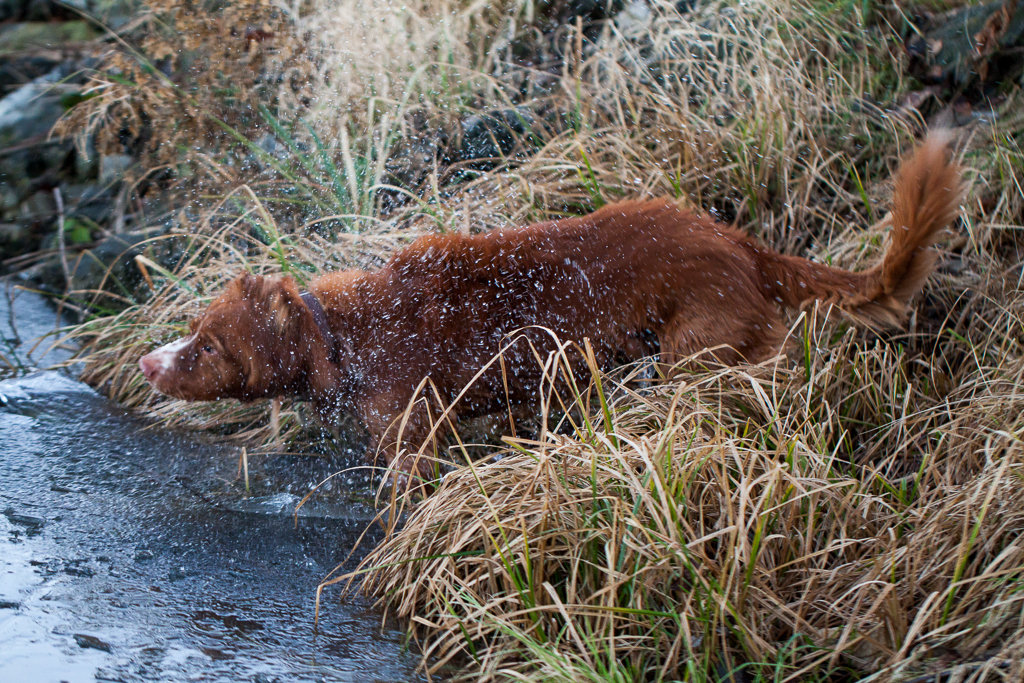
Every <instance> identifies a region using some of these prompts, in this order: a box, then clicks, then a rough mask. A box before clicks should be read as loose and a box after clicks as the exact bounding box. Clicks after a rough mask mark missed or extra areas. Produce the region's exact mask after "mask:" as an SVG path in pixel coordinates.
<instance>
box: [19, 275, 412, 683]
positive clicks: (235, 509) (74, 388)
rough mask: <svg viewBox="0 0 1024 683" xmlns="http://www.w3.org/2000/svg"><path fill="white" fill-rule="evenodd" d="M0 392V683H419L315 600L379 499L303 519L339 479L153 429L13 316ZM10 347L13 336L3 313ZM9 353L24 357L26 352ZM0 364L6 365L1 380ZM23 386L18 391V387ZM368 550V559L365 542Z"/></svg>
mask: <svg viewBox="0 0 1024 683" xmlns="http://www.w3.org/2000/svg"><path fill="white" fill-rule="evenodd" d="M15 311H16V314H17V315H16V325H17V331H18V333H19V336H20V338H21V340H23V341H26V343H24V344H22V345H21V346H20V347H18V345H17V343H16V342H13V341H9V342H5V343H4V344H3V345H0V353H3V354H4V356H5V357H6V358H7V359H8V360H11V361H13V355H14V353H15V351H16V352H17V356H18V357H19V358H20V361H13V362H15V363H17V362H20V363H21V364H23V365H24V366H25V367H22V368H21V369H19V370H18V371H17V372H11V371H7V376H8V377H9V378H8V379H4V380H3V381H0V512H2V514H0V681H3V683H21V682H25V683H36V682H40V683H45V682H47V681H54V682H58V681H68V682H69V683H76V682H79V681H124V682H126V683H127V682H131V681H179V680H180V681H186V680H187V681H232V682H235V681H253V682H254V683H269V682H271V681H279V682H280V683H286V682H288V681H409V680H420V677H419V676H418V675H417V674H416V672H415V668H416V664H417V662H418V658H417V657H416V656H415V654H414V653H411V652H408V651H407V650H406V649H405V647H404V641H403V637H402V632H401V631H399V630H398V629H397V628H396V627H395V625H394V624H382V619H381V615H380V613H379V612H377V611H375V610H373V609H372V607H371V606H370V604H369V602H366V601H364V602H357V601H356V602H354V601H348V602H346V603H344V604H342V603H340V602H339V600H338V599H337V593H336V592H333V593H332V592H330V589H328V591H325V602H324V605H323V606H322V609H321V620H320V627H319V629H318V631H317V632H314V627H313V610H314V591H315V588H316V586H317V584H318V583H319V581H320V580H321V579H322V578H323V577H324V576H325V575H326V574H327V573H328V572H329V571H330V570H331V569H333V568H334V567H335V565H336V564H337V563H338V562H341V561H342V560H344V559H345V556H346V555H347V554H348V552H349V550H351V548H352V547H353V546H354V544H355V541H356V539H357V538H358V536H359V535H360V534H361V533H362V532H363V531H364V529H365V528H366V526H367V523H368V520H369V519H370V517H371V516H372V509H371V507H370V506H369V505H368V504H367V503H366V502H365V501H366V500H367V499H368V496H369V491H366V490H362V491H360V490H359V484H358V483H357V484H356V485H355V489H356V490H355V491H353V492H345V491H335V492H334V493H333V494H325V495H323V496H319V497H318V498H317V500H315V501H314V502H313V504H311V505H309V506H308V507H304V508H303V509H302V516H300V517H299V520H298V525H297V526H296V524H295V522H294V520H293V518H292V514H291V513H292V510H293V509H294V507H295V503H296V502H297V501H298V500H299V498H301V496H302V495H304V494H305V493H306V492H307V491H308V490H309V488H310V486H311V485H313V484H315V483H316V482H317V481H319V480H320V479H322V478H323V477H324V476H326V475H328V474H330V473H331V472H334V471H336V470H337V469H338V468H339V467H340V464H339V463H338V462H328V461H325V460H323V459H317V458H286V457H276V458H271V457H268V456H264V457H258V458H253V459H252V460H251V461H250V477H251V480H252V486H253V489H252V492H251V495H248V496H247V495H246V494H245V490H244V486H243V485H242V484H241V482H240V481H239V480H238V479H237V465H238V449H237V448H234V447H226V446H217V445H213V444H210V443H204V442H203V441H202V440H201V439H199V438H197V437H195V436H193V435H189V434H184V433H174V432H169V431H166V430H160V429H157V428H153V427H152V426H150V425H148V424H147V423H145V422H143V421H141V420H138V419H136V418H134V417H132V416H131V415H129V414H128V413H127V412H126V411H125V410H123V409H121V408H119V407H118V406H117V405H116V404H113V403H111V402H110V401H108V400H106V399H105V398H103V397H102V396H100V395H99V394H97V393H96V392H94V391H93V390H92V389H90V388H89V387H87V386H86V385H84V384H82V383H80V382H77V381H75V380H74V379H72V378H71V377H69V376H68V375H67V374H66V373H62V372H55V371H44V370H32V367H33V366H35V367H45V366H47V365H49V364H51V363H52V362H53V361H55V360H59V359H60V357H61V354H62V352H61V351H57V352H56V353H55V354H51V355H50V356H48V357H42V356H41V350H42V348H43V347H39V348H37V350H36V353H35V354H34V355H32V356H31V357H29V356H28V354H27V351H28V350H29V348H30V347H31V345H32V342H31V341H29V340H31V339H33V338H34V337H37V336H38V335H40V334H43V333H45V332H46V331H48V330H49V329H52V327H53V325H54V313H53V311H52V309H50V308H49V307H47V306H46V305H45V303H44V302H42V301H41V300H40V299H39V298H38V297H33V296H30V295H27V294H21V295H19V297H18V299H16V301H15ZM0 335H3V337H4V339H7V340H10V339H11V338H12V337H13V336H14V335H13V332H12V330H11V329H10V325H9V323H8V310H7V301H6V300H4V301H0ZM14 347H18V348H17V349H15V348H14ZM2 366H3V361H2V360H0V367H2ZM11 375H15V376H11ZM372 542H373V538H372V534H371V539H370V541H369V542H366V541H364V547H369V545H370V544H372Z"/></svg>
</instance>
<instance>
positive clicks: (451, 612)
mask: <svg viewBox="0 0 1024 683" xmlns="http://www.w3.org/2000/svg"><path fill="white" fill-rule="evenodd" d="M218 7H219V9H214V8H206V9H203V10H201V9H199V8H198V7H197V6H196V5H194V4H193V3H191V2H184V1H182V0H160V2H156V1H155V0H154V1H153V2H152V3H151V4H150V5H149V11H148V13H146V14H144V15H143V19H141V20H140V22H139V23H138V24H137V25H136V26H134V27H131V31H125V32H122V33H123V36H124V37H123V39H122V40H120V41H119V42H115V43H112V48H111V51H110V53H109V54H108V55H107V57H106V58H105V61H104V62H103V63H102V64H101V65H100V67H99V68H98V69H97V70H96V72H95V74H94V76H93V80H92V82H91V85H90V89H89V90H88V91H87V94H86V96H85V97H83V100H82V102H81V103H80V104H79V105H78V106H76V107H75V108H73V109H72V110H71V111H70V113H69V115H68V117H67V118H66V120H65V122H64V130H65V131H66V132H74V133H76V134H77V135H79V136H80V139H81V141H82V144H83V145H86V144H92V145H96V146H98V147H99V148H110V149H117V148H118V146H125V145H134V146H136V148H138V149H146V150H147V151H148V153H149V158H151V159H153V160H154V161H153V163H152V165H151V167H150V168H148V169H146V173H145V175H144V176H140V177H138V178H136V185H135V187H137V188H145V187H150V186H153V187H159V188H161V190H162V191H164V192H166V193H169V194H170V195H172V196H174V197H176V200H175V201H176V204H175V209H174V210H173V211H169V212H167V213H166V214H165V215H164V216H163V218H162V224H161V226H160V227H161V230H160V232H159V234H157V235H156V236H154V237H152V238H149V239H151V241H152V242H153V243H157V242H160V243H170V244H173V245H175V246H174V248H173V249H170V250H165V251H164V252H161V253H165V254H173V258H168V259H165V260H162V261H161V260H159V259H156V258H155V257H154V258H151V257H147V256H146V255H144V254H140V255H139V256H138V257H137V258H136V263H137V264H138V266H139V277H138V281H137V282H136V283H118V284H119V286H121V285H123V286H121V289H119V290H117V292H116V296H117V297H119V302H120V304H119V306H118V307H117V308H118V310H113V309H111V310H110V311H109V312H108V314H105V315H101V316H97V317H94V318H93V319H91V320H90V321H88V322H86V323H85V324H84V325H83V326H82V327H80V328H79V330H78V332H77V334H78V335H79V337H80V338H81V339H82V340H83V341H84V342H85V344H86V345H85V347H84V357H85V361H86V365H85V367H86V370H85V378H86V379H87V380H88V381H90V382H92V383H93V384H95V385H96V386H98V387H101V388H102V389H103V390H104V391H106V392H107V393H109V394H110V395H111V396H113V397H115V398H117V399H118V400H120V401H122V402H124V403H126V404H127V405H130V406H132V407H134V408H136V409H138V410H140V411H142V412H144V413H146V414H149V415H151V416H154V417H156V418H159V419H161V420H163V421H165V422H167V423H169V424H176V425H186V426H190V427H193V428H200V429H206V430H210V431H213V432H216V433H219V434H221V435H223V436H225V437H226V438H234V439H239V440H242V441H244V442H246V443H247V444H249V445H250V447H252V445H253V444H257V445H262V446H264V447H271V446H272V444H274V443H275V440H276V439H278V438H280V439H283V440H284V442H285V443H287V444H288V447H289V448H292V449H295V450H309V451H313V450H321V451H322V450H330V449H332V448H335V447H336V445H335V444H332V443H331V441H330V437H326V436H324V434H323V432H322V431H321V430H319V429H316V428H315V427H313V426H312V425H313V421H312V420H311V418H310V416H309V415H307V414H306V412H305V407H304V406H303V405H302V404H301V403H299V402H292V403H289V402H288V401H285V404H284V406H283V408H282V413H281V422H280V433H279V434H275V433H274V431H273V430H272V429H271V420H270V418H269V412H270V408H269V406H268V405H266V404H263V403H254V404H249V405H244V406H243V405H239V404H235V403H229V402H224V403H216V404H183V403H180V402H175V401H171V400H169V399H166V398H163V397H159V396H157V395H155V394H154V393H153V392H152V391H151V390H150V389H149V387H148V386H147V385H146V384H145V383H144V381H143V378H142V377H141V375H140V374H139V373H138V372H137V371H136V362H137V359H138V357H139V356H141V355H142V354H143V353H144V352H146V351H148V350H150V349H152V348H153V347H154V346H155V345H157V344H161V343H164V342H166V341H169V340H171V339H172V338H175V337H177V336H179V335H181V334H183V333H185V331H186V330H187V321H188V319H189V317H190V316H192V315H195V314H196V313H197V312H198V311H200V310H201V309H202V308H203V306H205V304H206V303H207V302H208V301H209V300H210V299H211V298H212V297H213V296H215V295H216V294H217V293H218V292H219V290H220V289H221V287H222V286H223V284H224V283H226V282H227V281H228V280H229V279H230V278H232V277H233V276H234V275H235V274H237V273H238V272H239V271H240V270H242V269H248V270H251V271H254V272H261V273H276V272H286V273H290V274H292V275H293V276H295V277H296V278H297V279H299V280H300V281H306V280H308V279H309V278H311V277H313V276H315V275H316V274H318V273H321V272H327V271H332V270H336V269H341V268H346V267H368V268H373V267H376V266H378V265H379V264H380V263H382V262H383V260H384V259H386V258H387V256H388V254H390V253H392V252H393V251H394V250H395V249H397V248H400V247H401V246H402V245H404V244H407V243H408V242H409V241H410V240H411V239H413V238H415V237H416V236H418V235H421V234H424V233H427V232H430V231H481V230H488V229H493V228H495V227H499V226H510V225H521V224H524V223H527V222H531V221H536V220H542V219H547V218H553V217H559V216H565V215H571V214H579V213H585V212H587V211H590V210H593V209H595V208H597V207H599V206H601V205H603V204H605V203H608V202H611V201H614V200H616V199H620V198H635V197H652V196H672V197H675V198H677V200H678V201H679V202H680V204H681V205H684V206H686V207H689V208H693V209H694V210H700V211H705V212H711V213H713V214H714V215H715V216H717V217H718V218H720V219H721V220H723V221H725V222H729V223H735V224H737V225H739V226H740V227H742V228H743V229H744V230H746V231H748V232H749V233H750V234H752V235H756V236H757V237H758V238H760V239H761V240H763V241H765V242H766V243H769V244H771V245H772V246H774V247H776V248H778V249H780V250H782V251H785V252H787V253H794V254H801V255H807V256H809V257H812V258H815V259H820V260H823V261H827V262H830V263H833V264H836V265H840V266H842V267H846V268H851V269H861V268H864V267H866V266H868V265H870V264H872V263H874V262H875V261H876V260H877V259H878V258H879V256H880V254H881V253H882V251H883V249H884V236H885V230H886V228H885V226H884V221H883V220H882V219H883V216H884V214H885V212H886V211H887V201H888V198H889V192H890V175H891V173H892V171H893V170H894V169H895V167H896V166H897V164H898V161H899V158H900V157H901V156H902V155H903V154H905V153H906V152H908V151H909V150H910V149H911V148H912V146H913V144H914V141H915V139H918V138H920V137H921V135H922V134H923V132H924V131H925V130H926V129H927V128H928V127H929V126H930V125H945V126H955V127H956V130H957V134H958V142H957V148H956V153H957V156H958V158H959V159H960V160H961V162H962V163H963V165H964V167H965V169H966V170H965V173H966V175H967V178H968V179H969V181H970V183H971V191H970V193H969V196H968V198H967V200H966V202H965V205H964V207H963V209H964V210H963V215H962V218H961V220H960V222H959V224H958V225H957V226H956V229H955V231H954V232H953V234H952V235H950V237H949V239H948V241H946V242H945V243H944V244H943V245H941V247H940V249H941V252H942V257H941V260H940V265H939V268H938V272H937V273H936V275H935V276H934V277H933V278H932V281H931V283H930V284H929V285H928V287H927V288H926V291H925V292H924V293H923V294H922V296H921V297H920V298H919V300H918V302H917V303H916V306H915V307H914V313H913V314H912V316H911V318H910V320H909V323H908V326H907V329H906V330H904V331H901V332H895V333H884V334H878V333H874V332H870V331H864V330H860V329H857V328H855V327H852V326H851V325H849V324H848V323H847V322H846V321H844V320H842V318H841V316H839V315H838V314H837V313H836V312H831V313H829V312H827V311H824V310H821V311H810V312H808V313H806V314H803V315H801V316H794V317H793V318H792V319H791V323H792V329H791V339H792V344H791V345H790V347H789V350H788V352H787V355H786V356H785V357H783V358H779V359H776V360H773V361H771V362H767V363H764V364H762V365H760V366H750V367H739V368H707V369H705V370H703V371H697V370H694V369H689V370H685V371H679V370H677V371H675V372H670V371H669V370H668V369H666V368H661V369H660V371H661V374H662V375H664V376H670V377H671V379H664V380H652V379H651V374H652V373H651V371H650V367H649V365H640V366H637V367H628V368H623V369H621V370H619V371H617V372H615V373H612V374H610V375H609V374H601V373H597V374H596V376H597V380H596V381H595V382H594V383H591V384H589V385H588V381H589V378H576V383H575V384H574V385H573V386H574V391H572V392H570V393H568V394H566V395H561V396H552V397H551V398H550V400H549V403H548V405H549V408H550V414H549V415H547V416H546V418H550V419H542V420H540V421H539V426H536V425H534V426H533V427H529V428H528V427H526V426H522V425H520V426H518V428H517V425H515V424H511V425H510V424H506V425H505V426H504V427H503V428H502V430H501V432H502V434H503V435H504V437H505V438H504V441H503V442H502V445H500V446H495V445H491V446H487V447H470V446H464V445H463V444H462V442H461V441H460V439H459V438H458V437H457V436H455V435H452V436H451V438H450V443H451V453H450V454H449V455H447V456H445V458H446V461H448V460H450V461H451V464H450V465H449V467H450V469H451V472H450V473H449V474H448V475H447V476H446V477H445V479H444V481H443V483H442V484H441V485H440V487H439V489H438V491H437V492H436V493H435V494H434V495H433V496H432V497H430V498H428V499H427V500H425V501H423V502H419V503H413V502H412V501H398V502H397V503H392V504H393V505H394V504H398V505H402V506H403V509H404V511H405V513H406V515H407V516H406V519H405V522H404V524H403V525H402V526H401V527H396V528H393V529H391V530H390V534H389V536H388V538H387V540H386V541H385V542H384V543H383V544H381V545H380V546H379V547H378V548H376V549H375V550H373V551H372V552H371V553H370V554H369V555H368V556H367V557H366V559H365V560H364V561H363V562H362V564H361V565H360V567H359V569H358V571H357V572H356V573H355V574H354V575H348V576H344V575H341V576H339V575H332V577H329V578H330V582H335V580H336V579H338V580H339V581H337V583H340V584H341V585H342V586H347V590H350V591H351V590H363V591H366V592H368V593H370V594H372V595H375V596H378V597H379V598H380V599H381V603H382V605H384V606H385V607H386V609H387V610H388V611H389V613H391V614H395V615H397V616H399V617H401V618H403V619H405V620H407V623H408V624H409V628H410V633H411V634H412V635H413V637H414V638H415V641H416V642H417V643H418V644H419V645H420V646H421V647H422V649H423V651H424V652H425V653H426V655H427V657H426V658H425V660H424V661H425V664H424V666H425V667H426V668H427V669H429V670H431V671H435V672H437V671H450V670H451V667H452V666H455V667H457V668H458V670H459V671H462V672H463V673H465V674H466V675H467V676H468V677H470V678H472V679H473V680H506V679H511V680H544V681H549V680H550V681H554V680H572V681H653V680H666V681H668V680H686V681H697V682H699V681H714V680H737V681H739V680H751V681H852V680H861V679H863V678H865V677H873V678H871V680H880V681H881V680H893V681H918V682H921V683H923V682H924V681H933V680H962V681H1012V680H1020V679H1021V678H1022V677H1024V668H1022V667H1024V662H1022V659H1021V652H1024V621H1022V618H1024V593H1022V591H1021V590H1020V588H1021V581H1022V579H1024V576H1022V573H1024V546H1022V545H1021V540H1020V530H1021V529H1022V528H1024V493H1022V491H1024V487H1022V485H1021V484H1022V481H1021V480H1022V477H1024V455H1022V448H1021V446H1022V444H1021V436H1022V429H1024V421H1022V420H1024V417H1022V416H1024V398H1022V397H1021V393H1020V386H1021V379H1022V372H1024V354H1022V348H1021V344H1022V342H1024V327H1022V315H1024V297H1022V295H1021V293H1020V282H1021V277H1022V272H1024V271H1022V257H1021V255H1020V253H1021V243H1020V240H1021V237H1020V235H1021V226H1022V224H1024V194H1022V189H1021V188H1022V181H1024V151H1022V147H1021V146H1022V143H1024V115H1022V113H1021V112H1024V100H1022V93H1021V84H1022V83H1021V69H1020V68H1019V63H1020V59H1019V57H1017V58H1014V57H1013V55H1019V54H1020V50H1021V47H1019V46H1018V42H1019V34H1014V33H1013V31H1015V30H1016V29H1014V28H1013V27H1014V26H1016V25H1017V24H1016V23H1014V22H1016V21H1018V20H1019V19H1020V16H1024V10H1017V9H1016V3H1012V2H1007V3H1005V5H1000V4H999V3H996V5H993V6H992V7H991V8H989V10H988V13H982V14H978V16H977V17H976V16H975V15H974V14H970V12H974V10H969V11H968V13H966V14H965V13H961V14H957V15H955V17H956V19H955V20H949V19H948V18H944V17H946V15H943V14H942V13H943V12H944V11H947V10H952V11H954V12H955V11H957V10H958V7H957V5H956V3H947V4H942V3H928V4H926V5H922V6H912V5H909V4H904V3H892V4H881V3H873V2H843V1H840V2H835V3H822V2H814V1H812V0H758V1H757V2H734V1H733V0H722V1H720V2H699V1H698V2H680V3H666V2H663V1H662V0H650V1H648V2H635V3H631V4H625V5H622V4H619V3H612V4H610V5H607V6H606V5H602V4H593V5H590V4H587V3H558V2H554V3H548V4H535V3H531V2H517V3H511V2H510V3H506V4H504V5H501V4H497V3H493V4H488V3H482V2H476V3H471V2H460V3H450V2H444V1H442V0H421V1H419V2H412V3H405V4H401V5H400V4H397V3H394V4H392V3H384V2H375V1H372V0H362V1H357V0H339V1H336V2H331V3H323V4H317V3H315V2H313V3H307V4H296V5H293V6H289V7H285V6H271V5H267V4H265V3H262V2H251V3H250V2H245V1H239V2H235V3H229V4H225V5H223V6H218ZM1000 7H1002V8H1003V9H1002V10H1000V9H999V8H1000ZM207 10H209V11H207ZM997 10H998V11H1003V10H1005V11H1006V17H1007V19H1008V21H1006V22H1004V23H1003V24H999V25H996V24H993V23H992V22H990V21H988V18H989V17H991V16H994V14H993V13H994V12H996V11H997ZM1015 12H1016V14H1015ZM978 17H980V18H978ZM972 22H973V23H972ZM954 24H955V25H956V26H968V25H969V26H973V27H974V29H971V30H970V31H969V32H968V33H969V35H970V39H969V40H968V42H967V45H968V46H969V49H967V50H966V51H964V50H962V51H961V52H959V53H958V52H956V50H955V49H954V48H955V46H956V45H957V44H958V43H957V41H958V40H961V42H962V38H963V36H960V34H956V33H955V31H954V30H953V29H948V27H949V26H951V25H954ZM1000 26H1002V29H1000ZM947 29H948V30H949V31H951V33H949V34H947V33H943V31H944V30H947ZM965 30H967V29H963V30H961V33H963V31H965ZM986 31H987V32H988V33H985V32H986ZM1000 31H1001V32H1000ZM964 35H968V34H967V33H965V34H964ZM976 35H980V36H982V38H985V37H986V36H987V37H988V42H987V43H986V42H985V41H984V40H982V41H979V42H977V45H978V46H974V44H973V43H971V41H972V40H975V37H976ZM958 36H959V37H958ZM950 50H953V51H952V52H950ZM91 296H93V294H92V293H80V297H81V298H82V300H83V301H84V300H87V299H88V298H89V297H91ZM94 310H97V309H94ZM567 352H573V351H572V350H571V349H570V350H569V351H567ZM551 362H552V363H553V367H552V372H555V371H556V370H557V369H558V364H559V360H558V359H557V358H556V359H551ZM566 371H567V370H566ZM655 374H656V375H657V373H655ZM463 436H464V437H466V438H470V437H473V435H471V434H464V435H463ZM469 451H471V452H473V453H474V454H476V455H477V456H479V454H481V453H484V452H487V453H489V454H491V455H501V457H500V458H493V457H487V458H484V459H483V460H477V461H476V463H475V464H471V463H472V460H471V459H467V458H465V457H464V455H465V454H466V452H469ZM390 518H391V519H395V518H397V515H391V517H390ZM350 580H352V581H353V582H352V583H349V581H350ZM333 590H334V588H328V589H326V590H325V591H324V593H323V596H333V595H336V593H333V592H332V591H333ZM323 608H325V609H329V608H330V607H329V604H326V603H325V605H324V606H323ZM729 675H734V676H735V677H734V678H733V679H729V678H728V676H729ZM946 676H950V677H951V678H946Z"/></svg>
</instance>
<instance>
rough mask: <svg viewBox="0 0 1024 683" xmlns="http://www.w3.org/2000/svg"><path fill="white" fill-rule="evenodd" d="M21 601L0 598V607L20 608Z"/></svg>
mask: <svg viewBox="0 0 1024 683" xmlns="http://www.w3.org/2000/svg"><path fill="white" fill-rule="evenodd" d="M20 608H21V603H20V602H14V601H12V600H0V609H20Z"/></svg>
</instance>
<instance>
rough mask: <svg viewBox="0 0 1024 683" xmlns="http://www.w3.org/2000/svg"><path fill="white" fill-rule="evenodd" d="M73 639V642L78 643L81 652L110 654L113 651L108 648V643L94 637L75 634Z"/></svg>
mask: <svg viewBox="0 0 1024 683" xmlns="http://www.w3.org/2000/svg"><path fill="white" fill-rule="evenodd" d="M74 639H75V642H76V643H78V647H80V648H82V649H83V650H86V649H92V650H101V651H103V652H110V651H111V650H112V649H113V648H112V647H111V646H110V643H105V642H103V641H102V640H100V639H99V638H97V637H96V636H90V635H86V634H84V633H76V634H74Z"/></svg>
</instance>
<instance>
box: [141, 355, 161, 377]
mask: <svg viewBox="0 0 1024 683" xmlns="http://www.w3.org/2000/svg"><path fill="white" fill-rule="evenodd" d="M139 368H140V369H141V370H142V374H143V375H144V376H145V377H146V379H147V380H149V381H153V378H154V377H156V373H157V371H158V370H159V369H160V363H159V361H157V359H156V358H153V354H151V353H150V354H147V355H145V356H143V357H142V358H140V359H139Z"/></svg>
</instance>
